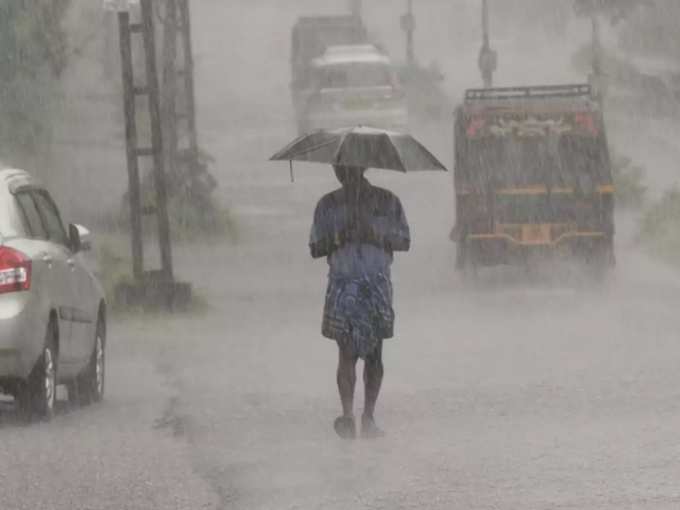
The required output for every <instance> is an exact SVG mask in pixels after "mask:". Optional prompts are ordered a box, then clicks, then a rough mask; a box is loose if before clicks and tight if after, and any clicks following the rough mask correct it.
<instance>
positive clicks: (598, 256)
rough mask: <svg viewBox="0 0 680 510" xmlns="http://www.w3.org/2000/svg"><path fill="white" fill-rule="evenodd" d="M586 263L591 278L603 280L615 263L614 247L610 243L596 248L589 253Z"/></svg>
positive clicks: (598, 280)
mask: <svg viewBox="0 0 680 510" xmlns="http://www.w3.org/2000/svg"><path fill="white" fill-rule="evenodd" d="M587 263H588V267H589V270H590V273H591V275H592V277H593V280H595V281H597V282H602V281H604V280H605V279H606V277H607V275H608V274H609V272H610V271H611V270H612V269H613V268H614V266H615V265H616V258H615V256H614V248H613V246H612V245H611V243H607V244H605V245H603V246H600V247H598V248H596V249H595V250H594V251H593V253H592V254H591V255H590V257H589V259H588V261H587Z"/></svg>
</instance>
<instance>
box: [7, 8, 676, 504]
mask: <svg viewBox="0 0 680 510" xmlns="http://www.w3.org/2000/svg"><path fill="white" fill-rule="evenodd" d="M299 3H300V5H301V6H303V4H305V3H306V5H307V7H308V6H309V5H312V2H304V1H301V2H299ZM202 5H203V6H204V7H203V8H197V9H196V13H195V23H196V24H197V25H200V26H202V27H204V33H203V34H201V33H199V34H197V55H198V62H199V72H200V73H202V74H201V76H202V79H201V80H200V83H199V97H200V98H201V99H200V103H201V111H202V118H201V125H202V129H203V133H202V138H203V141H204V142H203V143H205V144H206V146H207V147H208V149H209V151H210V152H211V153H212V154H214V155H215V156H216V159H217V161H218V162H219V164H218V168H217V169H216V173H217V174H218V177H219V179H220V181H221V182H222V184H223V185H222V188H221V192H220V193H221V195H220V196H221V198H222V200H223V201H224V203H225V204H228V205H229V207H231V209H232V211H233V213H234V215H235V218H236V220H237V222H238V225H239V238H238V242H236V243H233V242H230V243H226V242H225V243H217V244H213V245H209V246H204V245H200V244H199V245H184V246H182V247H180V248H178V250H177V266H178V272H179V274H180V275H181V276H182V277H183V278H185V279H187V280H190V281H192V282H193V283H194V284H195V285H196V288H197V292H198V294H199V295H200V296H201V298H202V300H204V301H205V302H206V303H207V305H206V307H205V309H201V310H200V311H197V312H193V313H191V314H185V315H179V316H174V317H167V316H146V317H141V316H140V317H135V316H132V317H126V318H118V319H116V320H114V321H113V324H112V326H111V331H110V344H109V345H110V351H109V372H108V376H109V385H108V389H107V391H108V393H107V397H106V400H105V402H104V403H102V404H101V405H98V406H94V407H92V408H88V409H68V408H67V407H64V408H62V410H61V412H60V413H59V415H58V417H57V418H56V419H55V420H54V422H53V423H51V424H49V425H43V424H39V425H32V426H28V427H26V426H22V425H20V424H18V423H17V422H16V420H15V419H14V417H13V415H12V413H11V412H10V411H8V409H7V408H6V407H2V408H0V487H2V489H3V498H2V504H1V505H0V507H1V508H3V509H4V508H7V509H12V510H14V509H24V508H26V509H36V508H38V509H55V510H57V509H58V510H62V509H64V510H66V509H73V508H79V509H80V508H82V509H88V510H98V509H109V508H110V509H118V508H125V509H148V508H158V509H194V508H211V509H212V508H215V509H276V510H280V509H291V510H292V509H324V510H326V509H328V510H332V509H347V508H358V509H410V508H413V509H415V508H418V509H420V508H428V509H450V508H474V509H494V510H498V509H501V510H506V509H507V510H511V509H512V510H514V509H517V508H522V509H536V510H538V509H541V510H542V509H545V508H560V509H572V508H573V509H583V508H592V509H611V510H614V509H616V510H618V509H621V508H630V509H636V510H637V509H639V510H665V509H676V508H678V507H680V485H678V483H677V481H678V480H679V479H680V446H678V441H677V430H678V428H679V425H680V375H678V370H677V359H678V357H680V343H679V340H680V338H679V333H678V324H679V320H678V317H677V309H678V303H680V276H678V275H677V274H676V273H674V272H673V271H671V270H669V269H667V268H664V267H661V266H659V265H658V264H656V263H654V262H653V261H651V260H649V259H647V258H646V257H645V256H644V255H643V254H641V253H640V252H639V250H638V249H637V248H636V247H635V245H634V242H633V235H632V233H633V232H634V227H635V225H634V219H632V218H630V217H627V216H623V215H620V216H619V220H620V221H619V232H620V234H619V238H618V261H619V265H618V267H617V270H616V272H615V274H614V275H613V277H612V278H611V280H610V281H608V282H606V284H604V285H603V286H601V287H593V286H590V285H588V284H587V283H586V282H584V281H583V280H582V279H581V278H579V277H578V274H575V273H574V272H573V271H572V272H570V270H569V269H565V273H564V274H563V276H562V278H559V279H546V278H545V277H537V278H535V279H534V280H533V281H530V282H526V280H525V279H524V278H523V276H522V275H518V274H516V273H514V272H512V271H495V272H492V273H490V274H487V275H484V277H483V278H482V281H481V283H480V285H479V286H478V287H476V288H470V287H469V286H465V285H463V284H462V283H461V282H460V281H459V280H458V279H457V277H456V276H455V275H454V274H453V271H452V265H453V264H452V263H453V252H454V249H453V246H452V245H451V244H450V243H449V242H448V240H447V234H448V230H449V228H450V227H451V223H452V209H453V207H452V200H451V194H452V190H451V181H450V176H446V175H425V176H423V175H418V176H402V175H391V174H389V173H386V172H383V173H374V174H372V175H371V176H370V179H372V180H373V181H374V182H376V183H379V184H381V185H384V186H387V187H389V188H390V189H393V190H394V191H395V192H396V193H398V194H399V195H400V197H402V200H403V202H404V205H405V208H406V211H407V214H408V215H409V219H410V222H411V226H412V229H413V231H414V249H413V251H412V253H410V254H408V255H403V256H399V257H398V258H397V260H396V262H395V267H394V278H395V287H396V308H397V313H398V325H397V338H395V339H394V340H393V341H390V342H389V343H387V345H386V348H385V363H386V379H385V385H384V391H383V395H382V397H381V400H380V403H379V409H378V419H379V421H380V424H381V425H382V426H383V427H384V428H385V429H386V431H387V437H386V438H384V439H381V440H379V441H374V442H366V441H357V442H352V443H347V442H342V441H340V440H339V439H338V438H337V437H336V436H335V435H334V433H333V431H332V428H331V423H332V420H333V419H334V418H335V416H336V415H337V413H338V408H339V405H338V402H337V395H336V389H335V382H334V370H335V357H336V354H335V347H334V345H333V344H332V343H330V342H329V341H326V340H323V339H321V338H320V335H319V326H320V324H319V323H320V315H321V306H322V297H323V292H324V279H325V271H326V268H325V265H324V263H323V262H319V261H317V262H313V261H311V259H310V258H309V256H308V254H307V248H306V239H307V234H308V228H309V222H310V220H311V213H312V210H313V207H314V203H315V201H316V199H317V198H318V197H319V196H320V195H321V194H322V193H323V192H325V191H327V190H329V189H331V187H332V186H334V182H333V180H332V178H331V175H330V173H329V172H328V170H327V169H325V168H321V167H314V166H309V167H299V168H298V170H297V182H296V183H295V184H291V183H290V182H288V173H287V167H286V166H285V165H281V166H279V165H271V164H267V163H266V162H264V160H265V159H266V157H267V156H268V155H269V154H271V153H273V152H274V151H275V150H276V149H278V148H279V147H280V146H281V145H282V144H283V143H285V142H286V141H288V139H289V138H290V136H291V125H292V123H291V121H290V120H291V119H290V109H289V106H288V102H287V101H288V97H287V95H286V94H287V89H286V77H287V70H286V69H287V65H288V63H287V60H286V59H285V58H283V57H282V58H281V59H280V61H278V62H271V61H269V60H267V63H268V65H267V69H264V68H263V66H262V61H263V60H262V59H264V58H265V56H267V55H269V53H270V52H272V51H282V50H280V49H279V48H278V46H279V45H284V44H287V28H286V29H285V30H281V29H280V28H279V29H278V31H276V30H274V28H275V27H276V26H277V24H278V23H281V24H283V25H285V26H286V27H288V26H289V21H291V20H292V19H293V18H294V17H295V15H296V13H288V12H284V11H285V9H279V11H280V12H279V11H277V12H276V14H277V16H279V18H277V17H276V16H272V12H271V9H272V7H271V3H264V2H263V3H261V4H258V5H259V6H256V7H253V10H252V11H250V12H251V14H250V15H248V16H246V17H245V19H244V18H240V19H236V18H234V17H233V16H231V15H233V14H234V13H235V11H234V7H228V6H226V4H225V3H224V2H218V1H216V0H215V1H212V0H206V1H205V3H204V4H202ZM267 5H268V7H267ZM303 7H304V6H303ZM301 10H302V7H301ZM263 19H264V20H270V21H268V22H266V23H264V22H262V23H263V24H262V25H261V28H262V30H258V31H248V32H247V33H245V32H243V30H241V31H240V32H239V31H238V27H239V24H243V25H247V24H248V23H255V22H256V21H261V20H263ZM475 19H476V18H475ZM225 23H226V27H225ZM258 26H259V25H258ZM265 29H266V30H265ZM267 30H271V32H270V33H271V34H273V35H272V39H271V40H270V39H267V41H266V42H265V43H263V42H262V38H261V34H262V33H263V32H266V31H267ZM231 31H233V32H234V34H236V35H233V37H234V38H235V39H236V38H237V36H239V37H243V41H241V44H242V45H241V48H253V49H252V52H249V53H247V54H245V55H240V54H239V52H238V50H239V48H236V47H232V46H228V45H227V46H225V45H224V44H222V45H219V44H217V43H218V42H223V37H224V35H223V34H224V33H225V32H227V33H231ZM461 37H463V36H461ZM216 48H219V51H217V49H216ZM475 48H476V46H475ZM246 56H247V57H249V58H246ZM222 59H225V60H227V61H229V62H232V63H233V62H238V64H239V66H240V67H238V70H239V72H238V73H231V74H230V73H224V72H222V70H221V68H220V67H219V63H220V62H221V60H222ZM530 67H531V66H529V68H530ZM211 69H216V70H213V71H211ZM466 72H467V71H466ZM470 72H474V70H473V71H470ZM211 73H212V74H211ZM254 76H255V77H257V80H256V81H257V83H254V78H253V77H254ZM466 76H470V74H469V73H468V74H467V75H465V76H452V75H450V76H449V77H450V80H452V82H453V86H452V88H453V89H455V90H453V92H452V94H456V93H457V91H458V88H459V86H460V85H461V84H462V83H463V82H465V81H466V80H467V78H466ZM273 77H276V78H275V79H273ZM237 78H238V79H237ZM416 129H417V134H418V135H419V136H421V137H422V138H423V139H424V140H425V141H426V142H427V143H428V145H430V146H431V147H433V149H434V151H435V153H436V154H437V155H439V156H440V157H441V158H442V160H443V161H445V162H447V163H448V162H449V161H450V160H451V154H450V151H451V147H450V132H449V130H450V128H449V126H447V125H446V124H444V125H435V126H432V125H425V126H417V128H416ZM617 133H620V134H619V135H615V136H614V138H616V137H617V136H620V138H621V139H624V140H628V139H630V138H631V137H632V135H631V131H630V129H628V126H627V125H626V124H625V120H624V121H623V122H621V123H620V124H619V125H617ZM635 138H636V140H637V141H638V142H640V143H639V145H638V146H636V148H635V150H636V154H637V155H638V157H640V158H645V157H647V156H649V157H652V156H655V157H657V158H659V160H673V159H674V158H675V156H676V155H675V154H673V153H672V152H673V150H674V149H668V148H667V149H666V152H665V153H664V154H650V152H652V151H656V149H648V150H647V152H645V147H656V146H654V145H647V143H646V142H647V140H645V139H644V138H643V139H640V137H637V136H636V137H635ZM655 179H657V180H659V182H658V183H655V184H658V185H660V186H662V185H664V184H665V183H666V181H664V180H663V178H661V177H659V175H658V174H657V175H655ZM362 400H363V399H362V398H361V395H360V394H359V395H358V398H357V403H358V405H359V406H360V405H361V402H362ZM359 411H360V407H359Z"/></svg>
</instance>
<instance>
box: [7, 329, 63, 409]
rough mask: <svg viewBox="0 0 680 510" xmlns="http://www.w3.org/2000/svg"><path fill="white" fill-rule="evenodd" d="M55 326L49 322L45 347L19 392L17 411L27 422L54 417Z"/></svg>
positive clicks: (55, 394) (55, 383) (55, 377)
mask: <svg viewBox="0 0 680 510" xmlns="http://www.w3.org/2000/svg"><path fill="white" fill-rule="evenodd" d="M56 345H57V334H56V326H55V325H54V323H53V322H50V324H49V326H48V328H47V338H46V339H45V347H43V352H42V354H41V356H40V359H39V360H38V362H37V363H36V365H35V367H34V369H33V371H32V372H31V375H30V376H29V378H28V381H27V383H26V384H25V386H24V387H23V388H22V389H21V390H20V391H19V394H18V395H17V397H18V398H17V400H18V404H19V410H20V412H21V413H22V414H23V415H24V417H25V418H26V419H27V420H29V421H30V420H33V419H39V420H45V421H49V420H51V419H52V417H53V416H54V410H55V407H56V401H57V365H58V363H57V358H58V351H57V349H56Z"/></svg>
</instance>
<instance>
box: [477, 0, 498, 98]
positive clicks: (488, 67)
mask: <svg viewBox="0 0 680 510" xmlns="http://www.w3.org/2000/svg"><path fill="white" fill-rule="evenodd" d="M489 32H490V30H489V4H488V0H482V48H481V49H480V50H479V70H480V71H481V73H482V81H483V82H484V87H485V88H491V87H493V73H494V72H495V71H496V68H497V67H498V54H497V53H496V52H495V51H494V50H492V49H491V42H490V36H489Z"/></svg>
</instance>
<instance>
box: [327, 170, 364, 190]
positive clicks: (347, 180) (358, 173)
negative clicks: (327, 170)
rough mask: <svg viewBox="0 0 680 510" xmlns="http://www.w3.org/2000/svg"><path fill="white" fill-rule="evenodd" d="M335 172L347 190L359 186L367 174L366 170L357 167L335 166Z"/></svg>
mask: <svg viewBox="0 0 680 510" xmlns="http://www.w3.org/2000/svg"><path fill="white" fill-rule="evenodd" d="M333 170H335V176H336V177H337V178H338V181H340V184H342V186H343V187H345V188H352V187H354V186H358V185H359V183H361V181H362V179H363V177H364V173H366V169H365V168H362V167H357V166H341V165H333Z"/></svg>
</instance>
